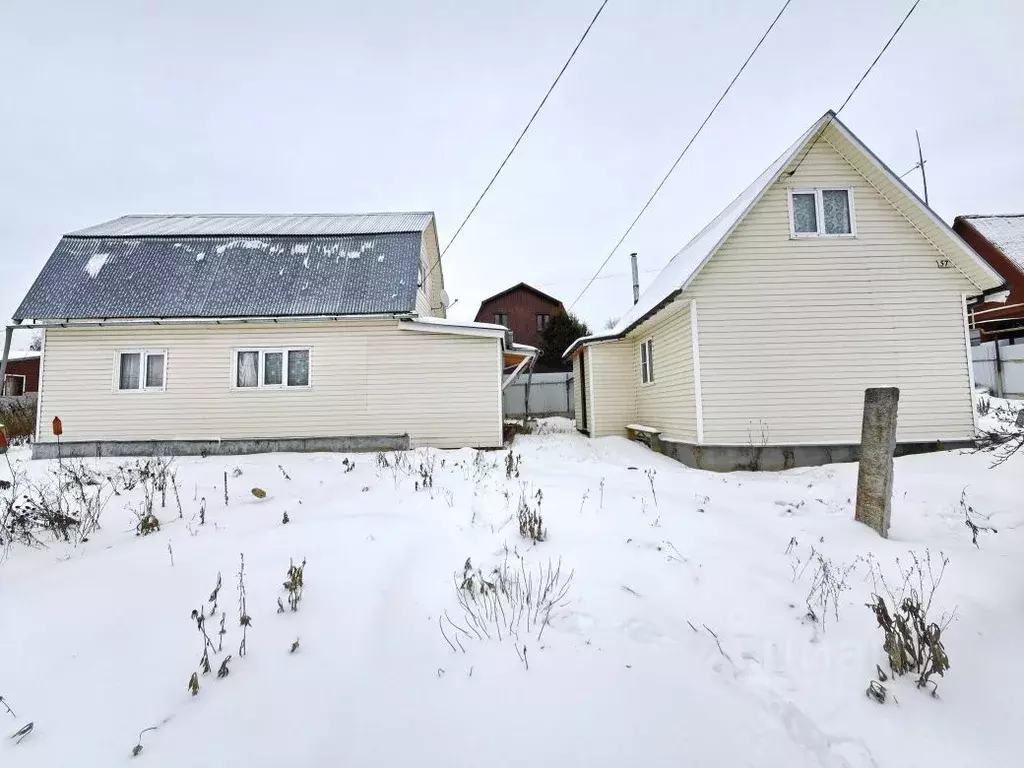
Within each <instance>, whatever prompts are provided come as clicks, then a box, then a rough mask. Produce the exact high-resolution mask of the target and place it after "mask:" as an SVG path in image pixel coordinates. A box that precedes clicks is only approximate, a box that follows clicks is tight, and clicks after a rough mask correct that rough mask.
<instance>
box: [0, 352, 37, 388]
mask: <svg viewBox="0 0 1024 768" xmlns="http://www.w3.org/2000/svg"><path fill="white" fill-rule="evenodd" d="M0 351H2V350H0ZM0 383H2V385H3V386H0V396H4V397H17V396H19V395H28V394H33V393H36V392H38V391H39V353H38V352H21V353H19V352H12V353H11V358H10V360H8V361H7V371H6V372H5V373H4V380H3V382H0Z"/></svg>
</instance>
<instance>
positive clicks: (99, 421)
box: [39, 320, 502, 448]
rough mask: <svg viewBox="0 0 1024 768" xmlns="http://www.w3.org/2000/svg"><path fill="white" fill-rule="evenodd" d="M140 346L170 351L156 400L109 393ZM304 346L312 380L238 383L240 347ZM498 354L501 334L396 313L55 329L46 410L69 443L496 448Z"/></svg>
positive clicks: (49, 337)
mask: <svg viewBox="0 0 1024 768" xmlns="http://www.w3.org/2000/svg"><path fill="white" fill-rule="evenodd" d="M140 348H142V349H154V348H159V349H164V350H166V351H167V358H166V360H167V376H166V382H165V383H166V388H165V391H164V392H163V393H162V394H161V395H160V396H158V397H122V396H120V395H119V394H118V393H117V392H116V391H112V388H111V370H110V366H111V361H112V360H114V359H115V355H116V352H117V351H118V350H122V349H140ZM296 348H302V349H309V350H310V365H311V378H310V385H311V386H309V387H308V388H302V389H298V390H296V391H282V390H281V389H256V390H253V391H245V392H240V391H238V390H237V389H235V388H233V386H232V376H233V375H234V369H233V364H232V357H233V353H234V351H236V350H240V349H250V350H251V349H257V350H259V349H268V350H281V349H285V350H287V349H296ZM499 360H500V341H499V340H498V339H493V338H482V337H466V336H455V335H448V334H440V333H438V334H435V333H430V334H427V333H416V332H413V331H408V330H402V329H400V328H399V322H398V321H397V320H379V321H358V320H353V321H341V322H335V323H323V324H321V323H293V324H287V323H279V324H274V325H270V324H250V325H219V326H198V325H197V326H177V327H172V326H147V327H140V328H126V327H123V326H122V327H110V328H94V329H71V328H51V329H48V331H47V333H46V358H45V366H46V377H45V388H46V389H45V392H44V393H42V394H41V397H40V403H41V406H40V417H39V418H40V423H42V424H49V423H50V421H52V419H53V417H54V416H60V418H61V420H62V421H63V423H64V435H63V439H64V440H66V441H76V440H209V439H217V438H222V439H246V438H284V437H331V436H359V435H401V434H405V433H408V434H409V436H410V441H411V443H412V445H414V446H417V445H434V446H438V447H443V448H453V447H460V446H477V447H497V446H500V445H501V444H502V439H501V412H500V402H501V400H500V380H501V366H500V363H499ZM285 366H286V367H287V363H285ZM285 375H287V372H285ZM40 437H41V439H42V440H44V441H45V440H53V437H52V436H51V435H49V434H42V435H41V436H40Z"/></svg>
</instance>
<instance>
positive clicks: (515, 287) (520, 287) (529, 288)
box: [477, 283, 562, 312]
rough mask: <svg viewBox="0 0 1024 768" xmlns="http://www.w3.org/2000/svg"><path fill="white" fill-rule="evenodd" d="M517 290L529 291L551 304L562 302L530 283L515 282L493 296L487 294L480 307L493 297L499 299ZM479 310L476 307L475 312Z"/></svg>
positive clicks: (492, 299)
mask: <svg viewBox="0 0 1024 768" xmlns="http://www.w3.org/2000/svg"><path fill="white" fill-rule="evenodd" d="M519 290H523V291H529V292H530V293H532V294H533V295H534V296H539V297H540V298H542V299H544V300H545V301H550V302H551V303H552V304H559V305H561V303H562V302H561V301H560V300H558V299H556V298H555V297H554V296H551V295H550V294H547V293H544V291H542V290H539V289H537V288H534V287H533V286H532V285H529V284H527V283H516V284H515V285H513V286H512V287H511V288H506V289H505V290H504V291H500V292H498V293H496V294H494V295H493V296H488V297H487V298H486V299H484V300H483V301H481V302H480V309H483V308H484V304H487V303H489V302H492V301H494V300H495V299H500V298H501V297H502V296H505V295H507V294H510V293H512V292H513V291H519ZM479 311H480V310H479V309H478V310H477V312H479Z"/></svg>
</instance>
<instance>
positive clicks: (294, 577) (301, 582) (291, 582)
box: [277, 558, 306, 613]
mask: <svg viewBox="0 0 1024 768" xmlns="http://www.w3.org/2000/svg"><path fill="white" fill-rule="evenodd" d="M305 572H306V560H305V558H303V560H302V565H295V563H294V562H293V561H291V560H289V561H288V578H287V579H286V580H285V582H284V588H285V591H286V592H287V593H288V607H289V608H291V609H292V613H295V612H296V611H298V610H299V602H301V600H302V589H303V587H304V586H305ZM277 605H278V609H279V610H278V613H281V612H283V610H284V609H283V607H282V606H281V601H280V600H278V601H277Z"/></svg>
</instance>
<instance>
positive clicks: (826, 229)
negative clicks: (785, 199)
mask: <svg viewBox="0 0 1024 768" xmlns="http://www.w3.org/2000/svg"><path fill="white" fill-rule="evenodd" d="M789 212H790V216H789V224H790V234H791V235H792V236H793V237H853V236H854V235H856V231H855V228H854V222H853V190H850V189H791V190H790V191H789Z"/></svg>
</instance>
